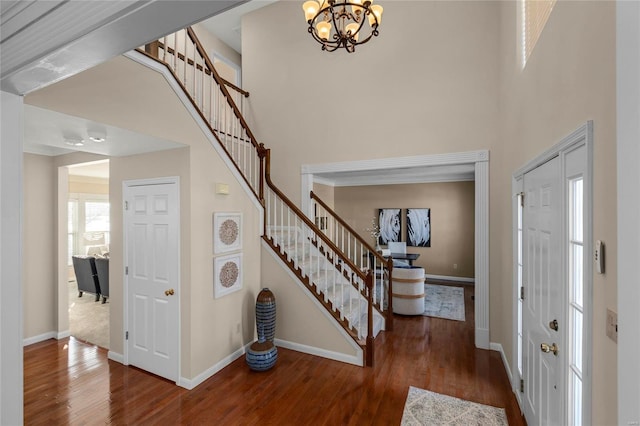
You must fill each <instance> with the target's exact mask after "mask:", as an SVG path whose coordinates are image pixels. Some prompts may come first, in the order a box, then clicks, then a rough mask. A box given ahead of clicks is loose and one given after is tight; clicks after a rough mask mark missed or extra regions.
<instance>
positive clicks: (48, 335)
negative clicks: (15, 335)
mask: <svg viewBox="0 0 640 426" xmlns="http://www.w3.org/2000/svg"><path fill="white" fill-rule="evenodd" d="M57 334H58V333H56V332H55V331H49V332H47V333H42V334H38V335H37V336H32V337H27V338H26V339H24V340H23V341H22V344H23V346H29V345H33V344H34V343H40V342H44V341H45V340H49V339H55V338H56V336H57Z"/></svg>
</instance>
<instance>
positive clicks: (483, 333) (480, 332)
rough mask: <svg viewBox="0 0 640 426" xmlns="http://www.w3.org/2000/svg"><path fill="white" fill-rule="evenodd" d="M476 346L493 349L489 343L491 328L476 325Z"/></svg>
mask: <svg viewBox="0 0 640 426" xmlns="http://www.w3.org/2000/svg"><path fill="white" fill-rule="evenodd" d="M475 342H476V348H478V349H491V345H490V343H489V329H486V328H479V327H476V340H475Z"/></svg>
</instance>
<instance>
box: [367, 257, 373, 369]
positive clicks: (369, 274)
mask: <svg viewBox="0 0 640 426" xmlns="http://www.w3.org/2000/svg"><path fill="white" fill-rule="evenodd" d="M365 285H366V286H367V302H368V303H367V349H366V351H365V357H366V359H365V363H366V365H367V367H373V350H374V349H373V348H374V339H373V292H374V275H373V271H371V269H369V271H368V272H367V276H366V278H365Z"/></svg>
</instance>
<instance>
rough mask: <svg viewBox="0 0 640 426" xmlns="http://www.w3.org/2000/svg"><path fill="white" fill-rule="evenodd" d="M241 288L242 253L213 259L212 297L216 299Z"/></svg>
mask: <svg viewBox="0 0 640 426" xmlns="http://www.w3.org/2000/svg"><path fill="white" fill-rule="evenodd" d="M241 289H242V253H236V254H230V255H227V256H220V257H216V258H214V259H213V297H215V298H216V299H218V298H220V297H222V296H226V295H227V294H229V293H233V292H236V291H239V290H241Z"/></svg>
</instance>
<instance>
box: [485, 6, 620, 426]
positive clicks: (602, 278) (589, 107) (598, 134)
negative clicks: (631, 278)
mask: <svg viewBox="0 0 640 426" xmlns="http://www.w3.org/2000/svg"><path fill="white" fill-rule="evenodd" d="M501 4H502V23H501V34H502V36H501V38H500V41H501V51H502V52H503V55H501V57H500V58H501V61H500V73H501V85H500V97H501V100H502V104H501V105H502V107H501V116H502V118H503V119H502V120H501V122H502V126H501V131H502V134H501V139H502V141H503V148H502V149H501V151H500V153H499V155H500V156H501V158H502V163H503V164H504V167H503V168H502V169H500V170H496V171H495V173H494V174H492V177H495V180H496V185H492V187H491V191H492V193H494V194H495V193H498V194H499V195H500V197H499V199H498V200H497V203H494V204H492V206H491V212H492V215H497V216H498V217H499V218H500V220H501V221H503V222H504V224H505V225H503V226H502V228H503V229H504V230H503V232H501V233H500V234H498V235H494V234H493V233H492V256H493V261H492V264H493V263H495V262H496V261H497V260H500V259H502V260H503V261H502V262H501V263H499V264H497V265H496V266H498V268H492V271H491V273H492V284H494V283H496V284H499V285H498V286H493V287H492V295H493V294H494V293H497V294H498V295H499V297H498V299H497V300H496V302H497V303H494V304H493V305H492V315H491V326H492V328H491V332H492V333H491V338H492V341H500V342H502V344H503V346H504V348H505V351H506V352H507V353H508V354H509V356H511V352H512V351H511V338H510V336H511V334H512V329H511V327H510V326H509V327H495V326H494V325H495V324H497V323H499V322H500V321H503V322H505V323H506V324H510V322H511V321H510V317H509V314H510V309H511V293H510V291H511V284H510V281H509V277H510V276H511V262H506V261H504V259H511V258H512V256H511V241H510V238H511V236H510V234H509V232H508V228H507V225H508V224H509V223H510V211H509V206H510V204H511V202H512V199H511V196H510V193H509V192H510V181H509V178H510V175H511V173H512V172H513V171H514V170H515V169H516V168H517V167H519V166H522V165H523V164H525V163H526V162H527V160H529V159H531V158H533V157H535V156H536V155H537V154H539V153H541V152H542V151H543V150H545V149H547V148H549V147H550V146H552V145H553V144H555V143H556V142H558V141H560V140H561V139H562V138H563V137H564V136H566V135H568V134H569V133H571V132H572V131H573V130H575V129H577V128H578V127H579V126H580V125H582V124H584V123H585V122H586V121H587V120H593V127H594V155H593V158H594V176H593V182H594V202H593V206H594V211H593V238H594V240H597V239H599V240H602V241H603V242H604V243H605V244H606V250H607V252H606V256H607V258H606V262H607V265H606V266H607V271H606V274H604V275H599V274H595V275H594V281H593V299H592V300H593V310H594V311H593V335H592V339H593V340H592V351H593V401H594V403H593V405H592V416H593V418H592V423H593V424H616V423H617V413H616V410H617V393H616V389H617V380H616V377H617V345H616V344H615V343H614V342H613V341H611V340H610V339H608V338H607V337H606V335H605V322H606V320H605V318H606V316H605V314H606V308H611V309H613V310H615V309H616V305H617V273H616V261H617V253H616V246H617V238H616V232H617V227H616V195H617V194H616V147H615V140H616V130H615V125H616V122H615V120H616V114H615V109H616V104H615V89H616V87H615V51H616V46H615V3H614V2H606V1H585V2H563V1H561V2H558V3H556V6H555V7H554V9H553V12H552V13H551V16H550V18H549V21H548V23H547V26H546V28H545V29H544V31H543V33H542V36H541V38H540V39H539V40H538V44H537V45H536V47H535V49H534V51H533V54H532V56H531V57H530V59H529V62H528V63H527V66H526V68H525V69H524V70H522V69H521V67H520V65H519V62H518V57H517V56H516V55H515V53H516V52H517V47H516V46H517V45H516V42H517V40H516V38H515V37H514V35H515V34H516V22H515V19H512V17H514V16H516V14H517V10H516V2H503V3H501ZM494 253H497V256H495V255H493V254H494ZM594 273H595V271H594ZM496 277H499V280H497V281H496V280H494V278H496ZM492 302H494V298H493V297H492ZM496 304H499V305H502V306H505V307H508V309H504V310H503V312H502V313H500V315H499V316H498V315H495V312H494V311H493V306H495V305H496ZM509 359H510V358H509ZM596 402H597V403H596Z"/></svg>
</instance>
